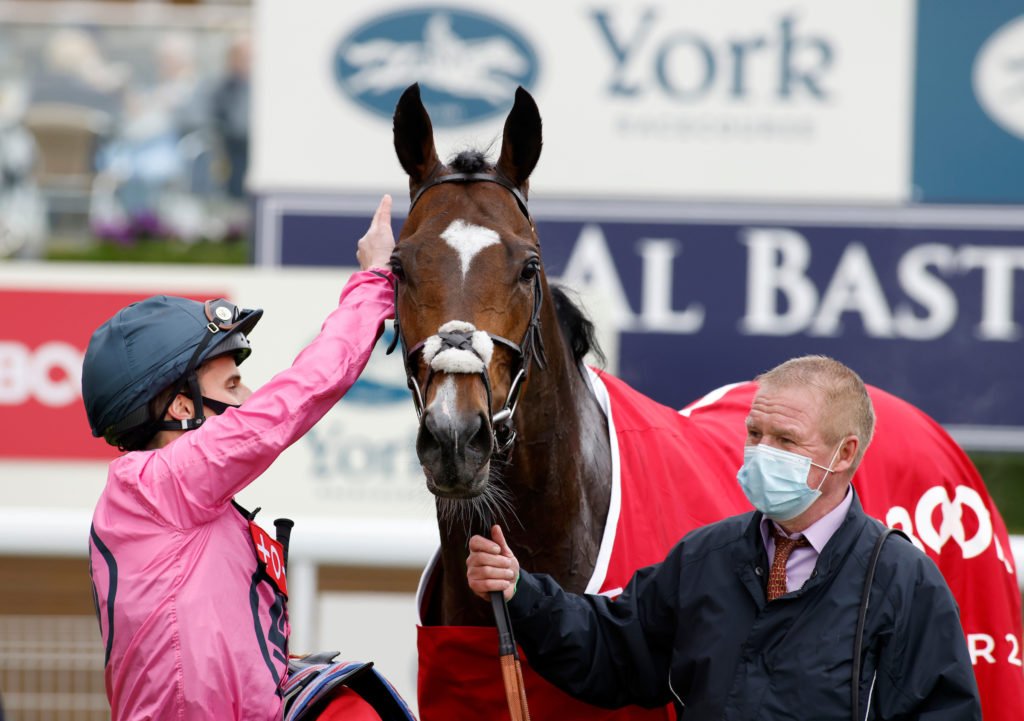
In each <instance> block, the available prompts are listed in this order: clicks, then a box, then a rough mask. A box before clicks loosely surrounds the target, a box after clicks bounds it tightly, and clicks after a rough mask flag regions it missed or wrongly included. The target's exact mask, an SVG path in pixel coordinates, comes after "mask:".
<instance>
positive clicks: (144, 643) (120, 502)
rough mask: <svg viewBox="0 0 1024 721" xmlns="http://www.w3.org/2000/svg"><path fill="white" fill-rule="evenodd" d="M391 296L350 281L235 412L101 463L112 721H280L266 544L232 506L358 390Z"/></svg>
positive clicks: (101, 569)
mask: <svg viewBox="0 0 1024 721" xmlns="http://www.w3.org/2000/svg"><path fill="white" fill-rule="evenodd" d="M393 297H394V296H393V290H392V287H391V285H390V283H389V279H387V278H384V277H382V276H378V275H376V274H374V273H370V272H359V273H356V274H355V275H353V276H352V278H351V279H350V280H349V282H348V284H347V285H346V286H345V289H344V290H343V291H342V294H341V300H340V302H339V306H338V308H337V309H336V310H335V311H333V312H332V313H331V314H330V316H328V318H327V320H326V321H325V322H324V325H323V328H322V330H321V332H320V334H319V335H318V336H317V337H316V339H315V340H314V341H313V342H312V343H311V344H310V345H309V346H308V347H306V348H305V349H304V350H303V351H302V352H301V353H300V354H299V356H298V357H297V358H296V359H295V362H294V364H293V365H292V366H291V367H290V368H288V369H287V370H284V371H282V372H281V373H278V374H277V375H276V376H274V377H273V378H272V379H271V380H270V382H269V383H267V384H266V385H265V386H263V387H262V388H260V389H259V390H258V391H256V392H255V393H253V394H252V396H251V397H250V398H249V399H248V400H247V401H246V402H245V403H244V405H243V406H242V407H241V408H231V409H228V410H227V411H226V412H225V413H224V414H223V415H220V416H215V417H212V418H210V419H209V420H208V421H207V422H206V423H205V424H204V425H203V426H201V427H200V428H198V429H196V430H194V431H190V432H188V433H185V434H184V435H183V436H181V437H180V438H178V439H177V440H175V441H173V442H172V443H170V444H168V445H167V446H165V447H163V448H160V449H157V450H152V451H136V452H133V453H127V454H125V455H124V456H122V457H120V458H118V459H116V460H115V461H113V462H112V463H111V464H110V471H109V475H108V477H107V485H106V488H105V489H104V491H103V494H102V495H101V497H100V500H99V503H98V504H97V506H96V511H95V513H94V515H93V526H92V531H91V534H90V543H89V552H90V570H91V575H92V581H93V592H94V594H95V600H96V606H97V612H98V615H99V622H100V631H101V633H102V636H103V643H104V648H105V652H106V656H105V658H106V665H105V672H104V675H105V682H106V687H107V698H108V699H109V701H110V706H111V711H112V719H113V721H119V720H125V721H127V720H128V719H131V720H132V721H136V720H137V719H179V720H183V719H217V720H218V721H227V720H230V719H260V720H263V719H280V718H281V698H280V696H279V694H278V687H279V685H280V684H281V682H282V681H283V680H284V678H285V675H286V672H287V671H286V669H287V660H286V659H287V642H288V632H289V626H288V616H287V612H286V608H285V596H284V594H283V593H282V592H281V591H280V590H278V589H277V587H276V586H275V584H274V582H273V579H272V574H274V573H275V572H277V571H279V566H278V567H275V566H274V563H271V564H270V565H269V566H268V565H265V564H261V563H259V562H258V559H257V556H258V554H263V555H266V552H267V546H269V545H270V544H271V540H270V539H264V538H263V537H261V536H259V534H258V531H256V532H255V533H256V536H255V538H257V539H259V541H263V542H254V540H253V539H254V535H252V533H251V532H250V528H249V521H248V519H247V518H246V517H245V515H243V512H242V511H241V510H240V507H239V506H237V505H234V504H233V503H232V499H233V496H234V495H235V493H237V492H238V491H240V490H242V489H243V488H245V487H246V486H247V485H248V484H249V483H251V482H252V481H253V480H254V479H256V478H257V477H258V476H259V475H260V474H261V473H263V471H264V470H266V469H267V467H268V466H270V464H271V463H272V462H273V461H274V459H276V458H277V456H278V455H279V454H280V453H281V451H283V450H284V449H285V448H287V447H288V446H289V445H291V444H292V443H294V442H295V441H296V440H298V439H299V438H300V437H302V435H303V434H304V433H306V431H308V430H309V429H310V428H311V427H312V426H313V424H314V423H316V422H317V421H318V420H319V419H320V418H321V417H323V415H324V414H325V413H326V412H327V411H328V410H329V409H330V408H331V407H332V406H333V405H334V404H335V403H337V402H338V400H339V399H340V398H341V396H342V395H344V393H345V392H346V391H347V390H348V389H349V388H350V387H351V386H352V384H353V383H355V381H356V379H357V378H358V376H359V374H360V372H361V371H362V370H363V368H364V367H365V365H366V362H367V360H368V359H369V357H370V353H371V351H372V350H373V346H374V344H375V343H376V341H377V338H378V337H379V336H380V333H381V330H382V324H383V321H384V320H385V319H386V318H390V317H392V315H393ZM268 340H269V339H268ZM269 535H270V536H272V532H271V534H269ZM258 548H263V551H259V550H258ZM282 585H283V584H282ZM285 588H286V587H285Z"/></svg>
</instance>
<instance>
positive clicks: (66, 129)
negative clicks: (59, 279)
mask: <svg viewBox="0 0 1024 721" xmlns="http://www.w3.org/2000/svg"><path fill="white" fill-rule="evenodd" d="M48 4H49V3H33V4H31V5H33V6H35V7H31V8H27V9H26V8H24V7H23V8H22V9H21V12H18V11H16V10H8V12H7V13H6V15H7V17H6V18H5V21H4V22H3V23H2V24H0V219H2V228H0V236H2V237H0V257H3V256H15V257H20V258H44V257H48V256H49V255H53V254H57V255H59V254H60V253H61V251H62V249H63V251H64V252H65V253H67V252H71V253H76V252H77V253H81V252H85V251H87V250H88V249H89V248H90V247H93V246H94V245H95V244H96V242H97V241H103V240H105V241H110V242H114V243H118V244H121V245H131V244H134V243H136V242H138V241H139V240H142V239H149V238H160V239H165V240H175V241H182V242H185V243H195V242H196V241H200V240H202V241H212V242H223V241H230V240H232V239H237V238H239V237H242V236H244V235H245V233H246V230H247V224H248V208H247V205H246V201H245V191H244V185H243V178H244V177H245V173H246V169H247V164H248V141H249V70H250V54H251V51H250V40H249V35H248V29H247V27H246V26H247V19H246V16H245V15H244V14H242V13H240V14H236V15H235V17H234V18H233V19H232V20H230V21H227V22H225V20H224V18H223V17H222V16H220V15H218V17H217V19H216V22H211V20H210V18H209V17H208V16H206V15H204V14H202V13H195V14H190V15H185V16H181V15H178V16H176V18H175V19H176V20H177V23H176V24H175V25H170V26H167V25H163V24H162V23H165V22H166V21H167V18H166V17H159V16H157V17H154V19H153V22H146V21H145V18H144V17H142V16H141V15H140V14H139V13H137V12H136V13H130V12H129V13H122V14H121V15H120V16H116V15H115V16H113V19H114V22H110V23H104V22H103V18H102V17H100V18H95V17H94V18H92V19H91V20H90V19H89V18H88V17H87V16H86V17H83V18H82V20H81V21H75V20H74V19H72V20H64V19H62V17H61V15H62V14H61V13H59V12H54V13H51V14H50V17H49V18H47V19H46V20H45V21H41V20H42V18H41V17H39V15H40V13H39V12H38V11H39V10H41V9H44V8H45V6H46V5H48ZM22 5H24V4H22ZM19 16H20V18H19ZM19 19H20V21H19Z"/></svg>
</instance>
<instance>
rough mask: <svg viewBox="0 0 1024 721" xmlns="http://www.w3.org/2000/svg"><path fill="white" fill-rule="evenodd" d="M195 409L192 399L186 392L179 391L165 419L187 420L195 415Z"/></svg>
mask: <svg viewBox="0 0 1024 721" xmlns="http://www.w3.org/2000/svg"><path fill="white" fill-rule="evenodd" d="M194 411H195V406H193V405H192V399H191V398H189V397H188V396H187V395H185V394H184V393H178V394H177V395H176V396H174V400H173V401H171V405H170V406H169V407H168V408H167V417H166V418H165V419H164V420H172V421H187V420H189V419H191V418H192V417H193V416H194V415H195V413H194Z"/></svg>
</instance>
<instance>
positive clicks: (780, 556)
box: [768, 523, 811, 601]
mask: <svg viewBox="0 0 1024 721" xmlns="http://www.w3.org/2000/svg"><path fill="white" fill-rule="evenodd" d="M771 529H772V538H774V539H775V557H774V558H772V570H771V571H769V572H768V600H769V601H774V600H775V599H776V598H778V597H779V596H784V595H785V594H786V562H787V561H789V554H790V553H792V552H793V549H794V548H796V547H797V546H809V545H811V544H810V541H808V540H807V539H806V538H803V537H800V538H786V537H785V536H783V535H782V534H781V533H779V530H778V529H777V528H776V527H775V524H774V523H773V524H772V525H771Z"/></svg>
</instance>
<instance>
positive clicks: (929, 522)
mask: <svg viewBox="0 0 1024 721" xmlns="http://www.w3.org/2000/svg"><path fill="white" fill-rule="evenodd" d="M950 491H952V492H953V493H952V496H950ZM885 523H886V525H887V526H890V527H892V528H898V529H899V530H901V531H903V532H904V533H906V534H907V536H909V537H910V540H911V541H913V543H914V545H915V546H917V547H918V548H919V549H921V550H922V551H924V550H925V548H926V547H927V548H929V549H931V550H932V551H933V552H935V553H936V554H941V553H942V550H943V548H945V547H946V546H947V545H948V544H950V543H952V544H953V545H956V546H957V547H959V548H960V553H961V555H962V556H963V558H964V560H965V561H966V560H970V559H972V558H977V557H978V556H980V555H981V554H982V553H984V552H985V551H986V550H988V548H989V547H990V546H993V545H994V546H995V551H996V556H997V557H998V558H999V560H1000V561H1001V562H1002V563H1003V566H1004V567H1005V568H1006V572H1007V573H1013V566H1012V564H1011V562H1010V558H1009V556H1008V554H1006V553H1005V552H1004V550H1003V547H1002V544H1001V543H1000V542H999V537H998V536H996V535H995V533H994V532H993V527H992V514H990V513H989V510H988V508H986V507H985V500H984V499H983V498H982V497H981V494H979V493H978V492H977V491H975V490H974V489H973V488H970V487H968V486H959V485H958V486H956V487H955V488H954V489H950V488H946V487H945V486H932V487H931V488H929V489H928V490H927V491H925V492H924V493H923V494H921V498H920V499H918V501H917V505H916V507H915V508H914V509H913V516H911V513H910V511H909V510H908V509H906V508H904V507H902V506H893V507H892V508H890V509H889V511H888V512H887V513H886V514H885Z"/></svg>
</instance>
